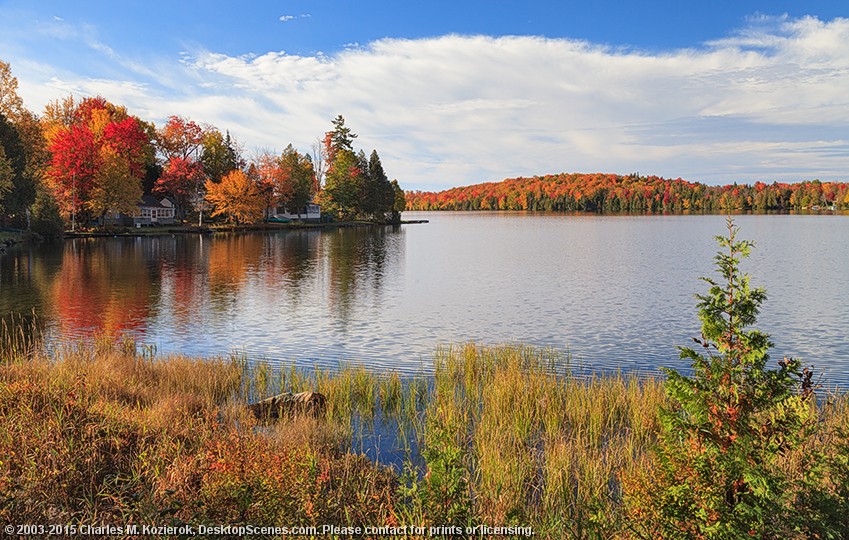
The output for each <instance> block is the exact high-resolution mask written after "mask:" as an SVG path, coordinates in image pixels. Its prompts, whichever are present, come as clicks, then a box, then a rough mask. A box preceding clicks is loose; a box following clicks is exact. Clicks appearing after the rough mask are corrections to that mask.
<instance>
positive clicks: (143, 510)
mask: <svg viewBox="0 0 849 540" xmlns="http://www.w3.org/2000/svg"><path fill="white" fill-rule="evenodd" d="M21 335H23V334H21ZM2 339H3V340H5V341H2V345H3V347H4V349H2V362H0V420H2V422H0V521H6V522H10V520H11V519H12V518H14V519H15V520H16V521H18V522H22V523H23V522H32V523H37V522H43V523H47V522H70V523H74V522H75V523H86V524H91V523H114V524H131V523H156V524H180V523H252V524H285V525H288V526H292V525H316V524H317V525H321V524H325V523H333V524H339V525H357V524H359V525H398V526H404V525H408V526H409V525H415V526H425V527H429V526H444V525H461V526H475V525H489V526H510V525H515V526H526V527H531V528H532V529H533V531H534V534H535V536H536V537H539V538H619V537H622V538H627V537H629V534H630V532H629V527H628V525H629V523H628V522H627V518H626V516H627V501H625V500H624V498H623V497H624V495H623V489H622V481H623V479H627V478H632V479H633V478H639V477H640V475H641V474H643V473H645V472H646V467H648V466H650V465H649V464H650V462H649V459H648V457H649V449H650V448H651V446H652V445H653V444H654V442H655V440H656V437H657V433H658V419H657V411H658V410H659V409H660V407H661V406H662V405H663V404H664V403H665V400H666V398H665V393H664V390H663V385H662V383H661V381H659V380H656V379H653V378H650V377H636V376H630V375H623V374H608V375H603V376H602V375H599V376H591V377H576V376H573V374H572V373H571V371H570V362H569V358H568V356H566V355H564V354H562V353H560V352H558V351H555V350H549V349H539V348H531V347H522V346H499V347H484V346H479V345H475V344H467V345H461V346H455V347H443V348H439V349H438V350H437V351H436V353H435V355H434V373H433V375H432V376H429V377H414V378H402V377H400V376H399V375H397V374H388V375H387V374H381V375H377V374H375V373H373V372H371V371H368V370H367V369H365V368H363V367H360V366H354V365H351V366H346V367H343V368H341V369H339V370H336V371H328V370H322V369H314V370H301V369H296V368H293V367H280V366H274V365H271V364H269V363H265V362H248V361H247V360H246V359H245V358H242V357H239V356H226V357H219V358H213V359H206V360H201V359H192V358H187V357H184V356H179V355H170V356H162V357H158V356H157V355H156V351H155V350H154V349H152V348H150V347H139V346H137V345H136V344H135V343H133V342H132V341H113V340H109V339H105V338H104V339H96V340H93V341H92V342H88V343H86V344H77V345H74V346H67V347H62V348H60V349H59V350H56V351H53V352H52V353H48V352H47V351H45V350H43V349H41V348H39V347H38V344H37V342H34V341H31V340H28V339H21V338H20V337H16V336H15V335H14V334H12V335H10V336H8V337H3V338H2ZM305 390H313V391H318V392H321V393H323V394H324V395H325V396H326V397H327V410H326V414H325V415H324V416H322V417H320V418H313V417H306V416H297V415H296V416H291V417H287V418H283V419H281V420H279V421H276V422H258V421H257V420H256V419H255V418H254V417H253V415H252V414H251V413H250V412H249V410H248V409H247V408H246V406H245V405H246V403H247V402H248V401H250V400H253V399H261V398H264V397H268V396H270V395H273V394H276V393H279V392H285V391H291V392H300V391H305ZM821 407H822V415H821V418H822V424H823V426H825V428H824V429H822V430H821V431H820V432H819V433H820V434H819V435H818V438H817V439H816V440H812V441H811V443H810V444H811V447H810V448H809V449H808V450H809V451H810V452H827V453H828V454H829V456H830V457H829V459H831V460H832V462H833V463H834V465H835V466H834V470H835V471H838V473H837V474H834V475H832V476H831V477H829V481H830V482H832V483H833V485H831V486H829V489H833V490H840V489H842V490H843V491H844V492H847V497H849V487H847V486H849V457H847V456H849V401H847V399H846V397H845V396H834V397H832V398H830V399H828V400H823V401H822V403H821ZM380 429H384V430H385V429H391V430H395V433H393V435H394V436H395V438H396V439H397V440H398V443H399V445H400V446H401V448H400V449H399V452H401V453H402V454H403V456H404V459H403V463H402V464H401V465H400V466H398V467H396V468H389V467H384V466H381V465H378V464H375V463H374V462H373V461H372V460H370V459H368V458H366V457H365V456H364V455H363V452H364V451H366V450H368V449H367V448H364V446H365V445H367V444H369V443H368V442H367V440H368V439H366V438H365V437H364V436H363V432H365V431H374V430H377V431H379V430H380ZM358 440H359V441H360V442H359V444H357V441H358ZM801 460H804V456H803V455H794V456H788V461H787V466H788V467H791V468H792V467H794V466H797V465H799V464H800V463H801ZM800 470H802V469H801V468H800ZM839 471H842V473H840V472H839Z"/></svg>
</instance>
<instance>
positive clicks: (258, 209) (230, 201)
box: [206, 169, 265, 224]
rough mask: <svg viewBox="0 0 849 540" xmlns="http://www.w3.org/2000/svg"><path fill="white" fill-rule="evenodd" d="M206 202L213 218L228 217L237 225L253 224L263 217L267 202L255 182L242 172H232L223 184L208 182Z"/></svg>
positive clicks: (224, 179)
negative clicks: (210, 208) (210, 206)
mask: <svg viewBox="0 0 849 540" xmlns="http://www.w3.org/2000/svg"><path fill="white" fill-rule="evenodd" d="M206 200H207V201H208V202H209V203H210V204H211V205H212V207H213V211H212V215H213V216H226V218H227V220H228V221H230V222H233V223H236V224H240V223H253V222H256V221H259V220H261V219H262V217H263V211H264V210H265V202H264V199H263V197H262V194H261V193H260V191H259V189H258V187H257V185H256V183H255V182H252V181H251V180H250V178H248V175H247V174H245V173H244V172H243V171H241V170H238V169H237V170H234V171H230V172H229V173H227V174H226V175H224V178H222V179H221V182H219V183H215V182H213V181H211V180H207V181H206Z"/></svg>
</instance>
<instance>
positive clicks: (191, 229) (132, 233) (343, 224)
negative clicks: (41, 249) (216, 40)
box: [62, 219, 428, 239]
mask: <svg viewBox="0 0 849 540" xmlns="http://www.w3.org/2000/svg"><path fill="white" fill-rule="evenodd" d="M421 223H428V220H426V219H420V220H402V221H401V222H400V223H370V222H367V221H339V222H333V223H295V222H293V223H261V224H252V225H217V226H208V227H198V226H195V225H180V226H164V227H145V228H142V229H130V228H122V229H121V230H115V231H108V230H106V231H98V230H95V231H76V232H69V231H65V233H64V235H63V237H62V238H63V239H71V238H106V237H127V238H141V237H145V236H168V235H174V234H217V233H234V232H235V233H241V232H275V231H298V230H317V229H349V228H356V227H386V226H396V225H414V224H421Z"/></svg>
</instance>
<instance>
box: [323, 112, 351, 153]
mask: <svg viewBox="0 0 849 540" xmlns="http://www.w3.org/2000/svg"><path fill="white" fill-rule="evenodd" d="M356 138H357V135H356V133H352V132H351V128H349V127H347V126H346V125H345V118H344V117H343V116H342V115H341V114H340V115H338V116H337V117H336V118H335V119H334V120H333V131H331V132H330V143H331V145H332V147H333V149H334V150H335V152H338V151H340V150H350V151H352V152H353V151H354V146H353V144H354V139H356Z"/></svg>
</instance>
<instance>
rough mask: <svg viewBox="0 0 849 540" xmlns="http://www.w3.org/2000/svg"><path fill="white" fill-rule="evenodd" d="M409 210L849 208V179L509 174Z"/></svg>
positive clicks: (415, 197) (412, 203)
mask: <svg viewBox="0 0 849 540" xmlns="http://www.w3.org/2000/svg"><path fill="white" fill-rule="evenodd" d="M406 197H407V209H408V210H553V211H586V212H681V211H685V210H690V211H697V212H724V211H727V210H791V209H796V210H800V209H811V208H814V207H818V208H823V209H824V208H831V207H834V208H835V209H845V208H849V183H846V182H820V181H819V180H814V181H809V182H799V183H793V184H786V183H780V182H774V183H771V184H766V183H764V182H756V183H755V184H753V185H748V184H732V185H726V186H709V185H706V184H702V183H699V182H688V181H686V180H682V179H680V178H678V179H675V180H669V179H666V178H660V177H657V176H640V175H638V174H631V175H628V176H620V175H615V174H566V173H563V174H555V175H546V176H534V177H532V178H508V179H506V180H503V181H501V182H488V183H484V184H475V185H472V186H465V187H456V188H451V189H448V190H445V191H440V192H438V193H433V192H423V191H413V192H408V193H407V195H406Z"/></svg>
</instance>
